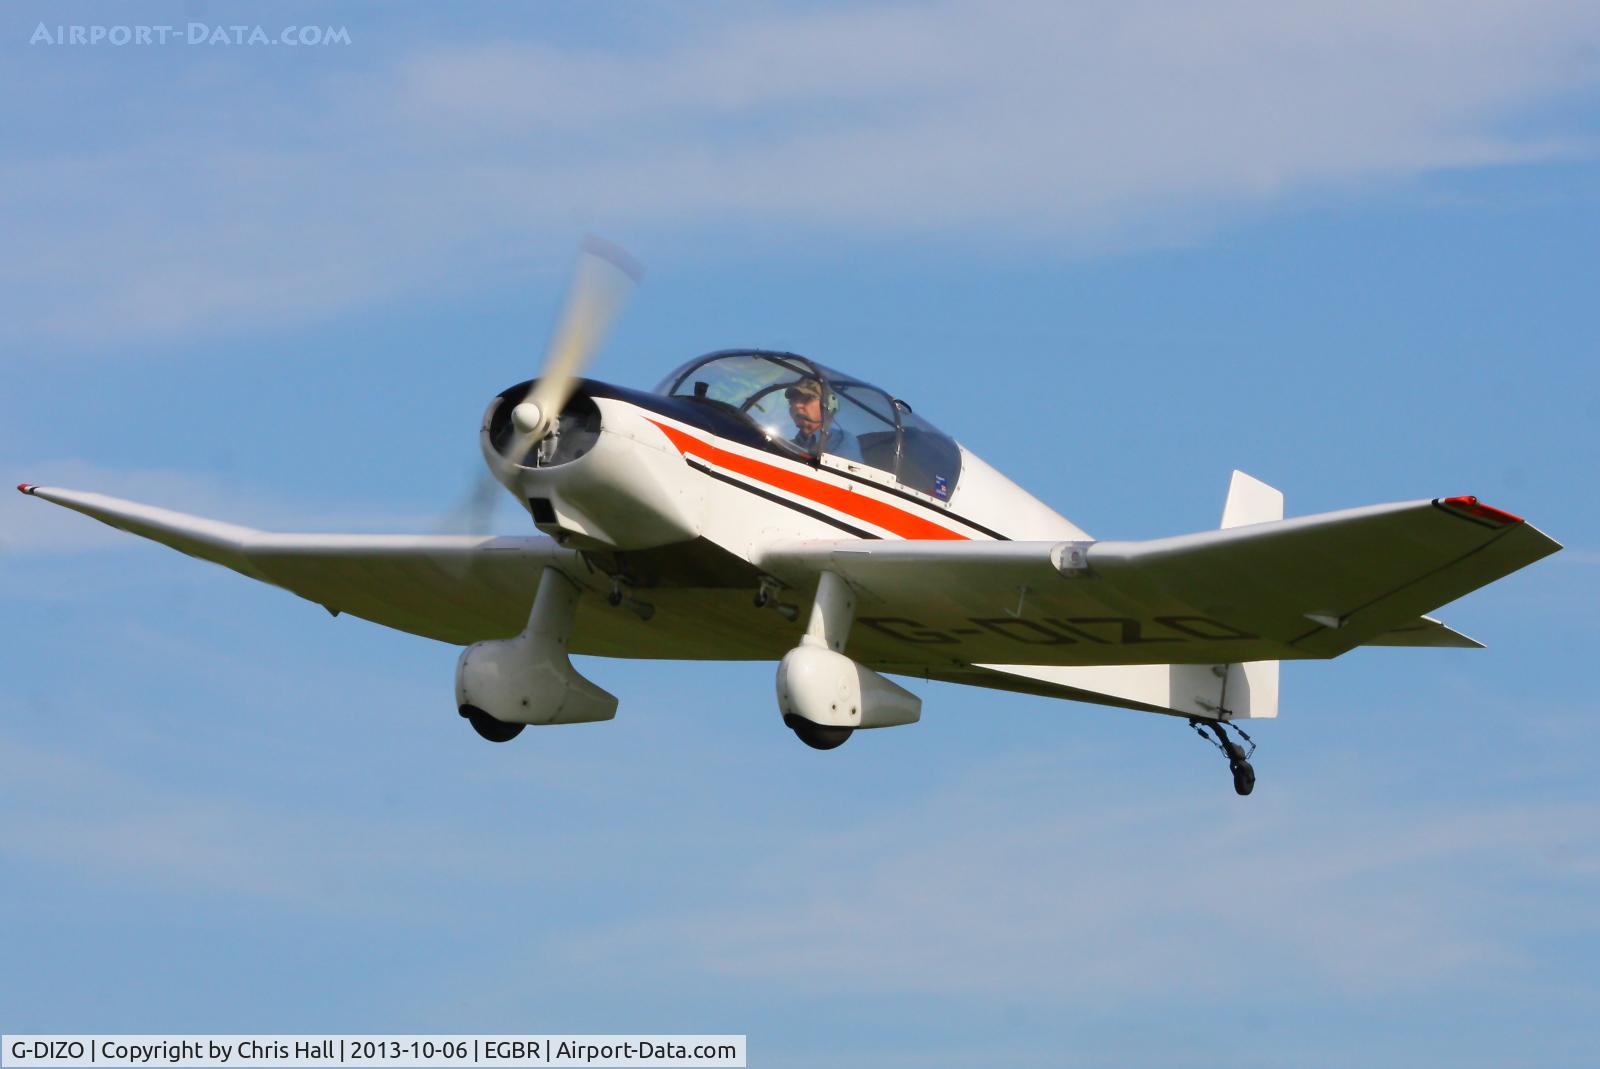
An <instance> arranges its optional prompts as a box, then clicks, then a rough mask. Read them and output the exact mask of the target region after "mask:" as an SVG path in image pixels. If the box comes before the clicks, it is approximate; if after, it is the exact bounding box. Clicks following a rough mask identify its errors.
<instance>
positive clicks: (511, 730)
mask: <svg viewBox="0 0 1600 1069" xmlns="http://www.w3.org/2000/svg"><path fill="white" fill-rule="evenodd" d="M461 715H462V716H463V717H465V718H466V721H467V723H469V724H471V725H472V730H473V731H476V732H477V733H478V734H479V735H480V736H481V737H483V738H485V739H488V740H489V741H490V742H510V741H511V740H512V739H514V738H516V737H517V736H518V735H520V734H522V729H523V728H524V727H526V726H527V725H526V724H508V723H506V722H505V721H504V720H496V719H495V718H494V717H492V716H490V715H489V714H488V713H486V712H484V711H483V710H482V709H479V708H478V707H477V706H476V705H463V706H462V707H461Z"/></svg>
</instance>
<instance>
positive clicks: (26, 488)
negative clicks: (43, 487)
mask: <svg viewBox="0 0 1600 1069" xmlns="http://www.w3.org/2000/svg"><path fill="white" fill-rule="evenodd" d="M17 489H18V490H21V491H22V492H23V493H25V494H31V493H33V492H34V491H35V490H37V489H39V488H38V487H37V486H35V485H33V484H32V483H18V484H17Z"/></svg>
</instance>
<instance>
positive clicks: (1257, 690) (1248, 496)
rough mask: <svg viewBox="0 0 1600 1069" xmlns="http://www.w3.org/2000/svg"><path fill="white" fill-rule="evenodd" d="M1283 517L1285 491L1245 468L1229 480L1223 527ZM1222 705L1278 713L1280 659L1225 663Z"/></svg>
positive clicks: (1233, 712)
mask: <svg viewBox="0 0 1600 1069" xmlns="http://www.w3.org/2000/svg"><path fill="white" fill-rule="evenodd" d="M1281 519H1283V491H1281V490H1278V489H1277V488H1275V487H1271V486H1268V485H1267V484H1266V483H1264V482H1262V481H1261V480H1260V479H1257V478H1254V477H1253V476H1249V475H1246V474H1245V473H1244V472H1242V471H1235V472H1234V473H1233V480H1232V481H1231V482H1230V483H1228V500H1227V502H1226V503H1225V504H1224V505H1223V506H1222V527H1223V528H1224V529H1226V528H1229V527H1243V526H1245V525H1246V524H1251V523H1272V522H1274V521H1276V520H1281ZM1225 667H1226V670H1227V674H1226V675H1225V676H1224V677H1223V687H1222V703H1221V704H1222V708H1223V710H1224V711H1225V712H1226V714H1227V715H1228V718H1229V719H1245V718H1247V717H1248V718H1250V719H1255V720H1259V719H1263V718H1265V717H1273V716H1277V715H1278V662H1277V661H1246V662H1243V663H1241V664H1230V665H1226V666H1225Z"/></svg>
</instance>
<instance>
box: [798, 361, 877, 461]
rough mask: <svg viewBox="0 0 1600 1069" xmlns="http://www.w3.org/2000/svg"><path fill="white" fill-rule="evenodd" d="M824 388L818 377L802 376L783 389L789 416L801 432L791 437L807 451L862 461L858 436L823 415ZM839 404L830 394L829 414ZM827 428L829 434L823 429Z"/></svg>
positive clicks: (828, 401)
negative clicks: (802, 377) (806, 377)
mask: <svg viewBox="0 0 1600 1069" xmlns="http://www.w3.org/2000/svg"><path fill="white" fill-rule="evenodd" d="M823 393H824V391H823V387H822V383H820V382H818V381H817V380H816V379H809V378H808V379H801V380H800V381H799V382H796V383H795V384H793V385H792V386H790V387H789V388H788V389H787V390H784V391H783V396H784V398H785V399H786V400H788V402H789V418H790V419H792V420H794V425H795V428H796V430H797V432H798V433H796V434H795V436H794V437H793V438H792V439H790V441H792V442H794V444H795V445H798V446H799V447H800V448H801V449H804V450H806V451H807V452H808V453H813V454H815V453H829V454H831V455H833V456H836V457H843V458H845V459H846V460H861V459H862V457H861V446H860V444H859V443H858V442H857V441H856V436H855V435H853V434H851V433H850V432H849V431H847V430H845V429H844V428H843V427H841V426H839V425H838V424H837V423H834V422H833V421H832V420H831V419H824V416H823V411H822V410H823V407H824V406H823ZM837 407H838V400H837V398H835V397H833V396H832V395H831V394H830V395H829V397H828V400H827V409H828V413H829V414H830V415H831V414H832V413H833V410H834V409H835V408H837ZM825 426H826V427H827V431H826V434H824V432H823V428H824V427H825Z"/></svg>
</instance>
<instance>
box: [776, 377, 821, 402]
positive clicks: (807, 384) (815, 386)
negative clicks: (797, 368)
mask: <svg viewBox="0 0 1600 1069" xmlns="http://www.w3.org/2000/svg"><path fill="white" fill-rule="evenodd" d="M783 396H784V397H786V398H788V399H789V400H791V401H793V400H794V399H795V398H797V397H815V398H817V399H818V400H821V398H822V383H820V382H818V381H817V380H816V379H801V380H800V381H799V382H796V383H794V384H793V385H791V386H790V387H789V388H788V389H786V390H784V391H783Z"/></svg>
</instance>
